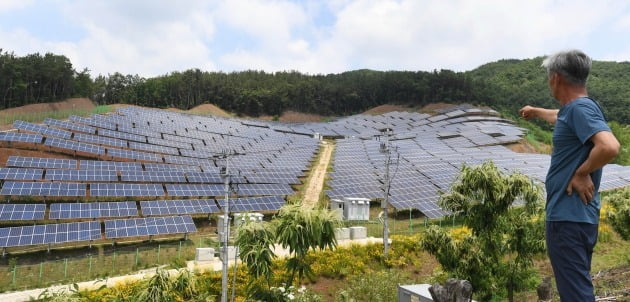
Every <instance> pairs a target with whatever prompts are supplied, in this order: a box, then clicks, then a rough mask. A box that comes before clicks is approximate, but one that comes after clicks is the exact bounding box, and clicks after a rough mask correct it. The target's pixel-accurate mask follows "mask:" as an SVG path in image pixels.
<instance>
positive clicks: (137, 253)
mask: <svg viewBox="0 0 630 302" xmlns="http://www.w3.org/2000/svg"><path fill="white" fill-rule="evenodd" d="M139 255H140V253H139V252H138V248H136V269H138V257H139Z"/></svg>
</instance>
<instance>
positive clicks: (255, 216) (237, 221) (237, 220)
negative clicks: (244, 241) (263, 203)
mask: <svg viewBox="0 0 630 302" xmlns="http://www.w3.org/2000/svg"><path fill="white" fill-rule="evenodd" d="M246 220H249V221H258V222H260V221H262V220H263V214H261V213H234V226H235V227H238V226H239V225H241V224H242V223H243V222H245V221H246Z"/></svg>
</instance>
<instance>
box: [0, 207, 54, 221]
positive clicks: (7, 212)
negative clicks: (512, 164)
mask: <svg viewBox="0 0 630 302" xmlns="http://www.w3.org/2000/svg"><path fill="white" fill-rule="evenodd" d="M44 212H46V205H45V204H0V220H42V219H44Z"/></svg>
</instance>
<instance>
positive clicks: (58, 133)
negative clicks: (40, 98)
mask: <svg viewBox="0 0 630 302" xmlns="http://www.w3.org/2000/svg"><path fill="white" fill-rule="evenodd" d="M13 128H15V129H19V130H26V131H31V132H35V133H40V134H43V135H46V136H55V137H59V138H66V139H69V138H70V137H71V136H72V132H70V131H65V130H60V129H56V128H50V127H47V126H44V125H39V124H33V123H29V122H24V121H20V120H17V121H15V122H13Z"/></svg>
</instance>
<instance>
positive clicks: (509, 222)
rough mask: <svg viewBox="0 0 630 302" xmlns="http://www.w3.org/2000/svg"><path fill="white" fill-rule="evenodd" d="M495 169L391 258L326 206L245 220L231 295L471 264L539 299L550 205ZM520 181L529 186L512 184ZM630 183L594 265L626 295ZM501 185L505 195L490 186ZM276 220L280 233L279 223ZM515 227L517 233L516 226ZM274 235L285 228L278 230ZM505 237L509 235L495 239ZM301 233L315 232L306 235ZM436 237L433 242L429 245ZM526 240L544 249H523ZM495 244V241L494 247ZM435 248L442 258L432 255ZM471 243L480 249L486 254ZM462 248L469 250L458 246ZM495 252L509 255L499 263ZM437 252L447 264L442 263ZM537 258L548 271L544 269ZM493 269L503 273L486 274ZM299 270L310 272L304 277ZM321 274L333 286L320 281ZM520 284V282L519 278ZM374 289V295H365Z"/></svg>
mask: <svg viewBox="0 0 630 302" xmlns="http://www.w3.org/2000/svg"><path fill="white" fill-rule="evenodd" d="M495 169H496V168H495ZM495 169H493V167H492V165H491V164H489V163H486V164H485V165H484V166H482V167H480V168H475V169H472V168H464V173H463V175H464V176H465V175H468V178H467V177H462V181H461V182H460V183H459V186H458V185H456V186H455V187H454V190H453V191H452V192H451V194H450V195H445V196H444V197H443V203H444V205H445V206H449V207H450V208H452V209H453V210H457V211H461V212H462V213H468V215H467V216H466V217H468V218H464V226H463V227H457V228H451V229H450V230H448V231H447V230H446V229H441V230H437V229H436V228H434V227H431V228H428V229H427V230H426V231H425V232H423V233H416V234H414V235H409V236H401V235H396V236H392V238H391V239H392V244H391V249H390V253H389V255H388V257H383V253H382V251H383V246H382V244H372V245H365V246H359V245H354V246H351V247H337V248H334V249H333V248H332V247H334V246H335V243H334V241H331V240H334V237H332V238H331V237H329V236H323V237H321V236H317V234H322V233H329V231H327V230H325V231H323V232H321V231H319V230H322V228H324V229H329V228H330V227H333V225H334V224H335V222H334V219H332V218H331V217H330V216H328V215H329V213H327V212H325V211H324V212H322V210H321V209H310V208H307V207H300V206H298V205H290V206H287V208H285V209H283V210H282V211H281V213H282V214H279V217H278V218H277V221H272V222H270V223H269V224H268V225H265V224H256V223H251V224H249V223H248V224H245V227H244V228H243V229H241V230H239V235H238V237H239V238H238V239H237V241H238V242H239V246H241V251H242V253H241V257H242V260H243V263H244V265H240V266H238V268H237V269H236V271H235V272H236V274H235V275H234V274H233V271H232V270H230V274H231V276H230V278H236V281H235V283H234V285H232V284H231V285H230V289H229V293H228V294H229V295H230V296H231V295H232V293H234V295H236V297H237V301H244V300H245V301H339V302H349V301H396V295H395V290H396V287H397V285H398V284H413V283H435V282H444V281H445V280H446V278H448V277H460V278H462V277H463V276H465V274H466V273H468V272H477V273H479V274H477V275H474V276H473V277H474V279H473V282H475V283H476V284H477V285H476V286H477V287H476V290H475V293H476V296H475V298H476V299H478V300H484V301H501V300H504V299H506V298H508V296H509V295H510V294H509V293H510V291H513V296H511V298H513V299H514V300H517V301H535V299H536V298H535V297H536V295H535V293H534V290H533V287H534V286H535V285H536V284H537V282H538V281H539V280H540V278H539V274H540V273H541V270H542V273H543V274H545V275H548V274H549V271H548V263H547V261H546V259H545V257H544V256H541V255H538V256H536V255H534V254H536V252H540V251H541V246H540V244H541V242H542V241H543V239H542V234H541V227H540V225H541V221H540V219H539V216H537V215H536V213H538V214H540V212H539V210H540V208H539V207H538V206H537V203H536V200H537V198H539V196H538V192H537V190H536V189H535V187H534V186H532V185H531V182H529V180H527V179H524V178H522V177H520V176H519V175H510V176H507V177H496V176H498V173H496V170H495ZM466 179H468V180H467V181H466ZM512 187H514V188H519V189H518V190H514V191H512V192H508V191H509V190H508V191H505V190H506V189H507V188H512ZM471 188H477V189H471ZM480 188H494V189H493V190H486V189H480ZM468 190H471V191H468ZM629 191H630V188H624V189H622V190H618V191H616V192H613V193H611V194H606V196H605V199H604V204H607V206H606V208H605V209H604V211H603V213H602V214H603V218H604V219H603V220H602V224H601V225H600V243H599V244H598V246H597V248H596V251H595V254H594V259H593V272H594V273H595V272H599V273H597V275H596V276H595V277H594V282H595V285H596V293H597V294H598V295H604V294H611V293H612V294H613V295H620V297H621V298H622V299H623V297H624V296H623V295H625V297H626V298H627V297H628V295H630V293H627V288H629V287H630V278H627V277H626V278H625V279H624V277H623V274H622V273H620V274H619V275H621V278H618V277H616V276H617V275H615V277H612V278H605V277H601V276H600V275H602V276H606V274H607V272H615V271H616V270H621V271H624V267H625V268H626V269H625V271H627V268H628V267H630V257H628V255H627V254H626V253H625V252H624V251H627V250H628V249H629V248H630V242H628V241H626V240H623V239H621V238H620V236H619V235H618V234H616V233H615V232H613V231H612V229H611V228H610V227H609V223H611V224H612V225H613V228H614V229H617V228H618V227H615V224H616V223H617V222H613V221H625V222H627V221H628V212H627V211H625V210H623V209H624V208H623V207H621V208H619V207H618V206H617V205H618V204H621V205H626V204H628V203H629V202H630V198H629V196H628V192H629ZM491 192H497V194H495V195H494V196H487V195H486V194H488V193H491ZM501 192H502V193H505V195H507V196H505V197H502V195H504V194H501ZM466 196H474V197H476V198H482V197H485V198H486V200H492V202H488V204H493V205H494V206H495V207H485V206H484V205H482V204H481V203H479V202H478V200H477V201H475V199H470V198H468V197H466ZM516 196H521V197H523V198H524V200H525V206H524V207H521V208H516V209H512V208H510V207H509V203H508V202H507V201H508V200H511V199H512V200H513V199H514V198H515V197H516ZM611 199H615V200H618V201H619V203H613V202H611ZM609 203H610V205H608V204H609ZM497 208H499V210H497ZM506 209H508V210H506ZM510 209H511V210H510ZM620 209H621V210H620ZM484 215H490V216H492V217H494V218H495V219H478V218H480V217H485V216H484ZM619 215H621V216H619ZM326 225H328V226H326ZM621 227H622V228H623V227H624V226H623V225H622V226H621ZM272 228H273V229H274V230H275V232H271V231H270V230H272ZM504 228H505V229H504ZM490 229H493V230H495V231H498V230H501V231H498V232H497V233H498V235H496V234H489V232H488V230H490ZM506 229H509V230H511V231H512V232H511V233H508V232H507V231H506ZM626 229H627V228H626ZM274 234H282V235H280V236H279V237H276V236H275V235H274ZM299 234H301V236H300V235H299ZM436 234H438V235H439V236H437V237H439V238H441V239H445V240H444V241H445V242H442V243H441V244H442V248H444V247H445V248H446V250H449V249H450V251H447V252H446V253H445V252H444V249H442V251H439V250H440V248H437V250H438V252H437V253H436V252H435V250H436V249H435V248H433V247H435V246H436V244H440V243H439V242H437V243H436V242H435V241H434V240H433V239H432V238H435V237H436V236H435V235H436ZM510 234H512V236H510ZM496 236H498V237H501V238H494V237H496ZM300 238H305V240H304V241H301V240H299V239H300ZM446 238H449V239H446ZM259 239H264V240H259ZM282 241H284V242H285V243H286V245H285V246H286V247H287V248H289V249H290V250H292V251H293V253H292V254H291V255H290V256H289V257H288V258H286V259H274V256H273V254H272V253H269V251H268V247H269V246H270V244H271V243H272V242H274V243H276V244H277V243H280V242H282ZM446 241H448V242H446ZM430 242H433V245H431V244H428V243H430ZM427 245H428V246H427ZM519 246H520V247H533V248H534V249H533V250H531V249H525V251H522V250H520V248H519ZM321 247H324V248H321ZM490 247H492V248H495V249H494V250H487V249H488V248H490ZM425 249H426V250H427V251H428V252H429V253H431V254H435V255H436V257H435V258H434V257H433V256H431V255H429V254H428V253H427V252H426V251H425ZM466 249H471V250H472V251H474V252H475V254H476V255H472V253H470V251H466ZM484 249H486V250H484ZM298 251H300V252H298ZM457 251H459V252H460V253H455V252H457ZM492 251H495V252H496V254H495V253H493V252H492ZM450 252H454V253H450ZM459 257H461V258H459ZM444 259H446V261H445V262H443V261H444ZM489 259H495V260H496V259H499V260H497V263H492V262H491V261H489ZM436 260H437V261H438V262H439V263H442V265H436ZM467 260H474V261H467ZM545 263H547V264H545ZM532 264H533V265H534V266H532ZM534 267H536V268H538V270H537V271H534V270H533V269H532V268H534ZM545 267H547V271H545ZM485 269H487V270H488V271H493V272H494V273H496V274H495V275H490V274H484V273H483V272H484V270H485ZM505 270H512V272H507V271H505ZM611 274H612V273H611ZM295 276H301V278H297V279H294V277H295ZM518 281H523V282H522V283H518ZM319 283H324V284H326V286H318V284H319ZM517 283H518V285H519V286H516V285H517ZM303 286H305V288H303ZM384 293H387V294H384ZM220 295H221V274H220V272H204V273H198V272H196V273H190V272H188V271H177V272H174V271H171V272H170V273H167V272H165V271H161V270H160V269H158V270H156V274H155V275H153V277H150V278H148V279H146V280H143V281H138V282H131V283H126V284H120V285H117V286H114V287H112V288H104V287H101V288H99V289H97V290H92V291H82V290H79V288H78V287H75V288H74V289H73V290H71V292H68V293H55V292H46V293H44V294H43V295H42V296H41V297H40V299H41V300H43V301H68V300H76V301H153V300H151V299H154V298H156V297H157V298H159V299H160V301H215V300H216V299H217V298H218V297H220ZM556 296H557V295H556ZM365 297H370V298H369V300H364V299H366V298H365Z"/></svg>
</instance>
